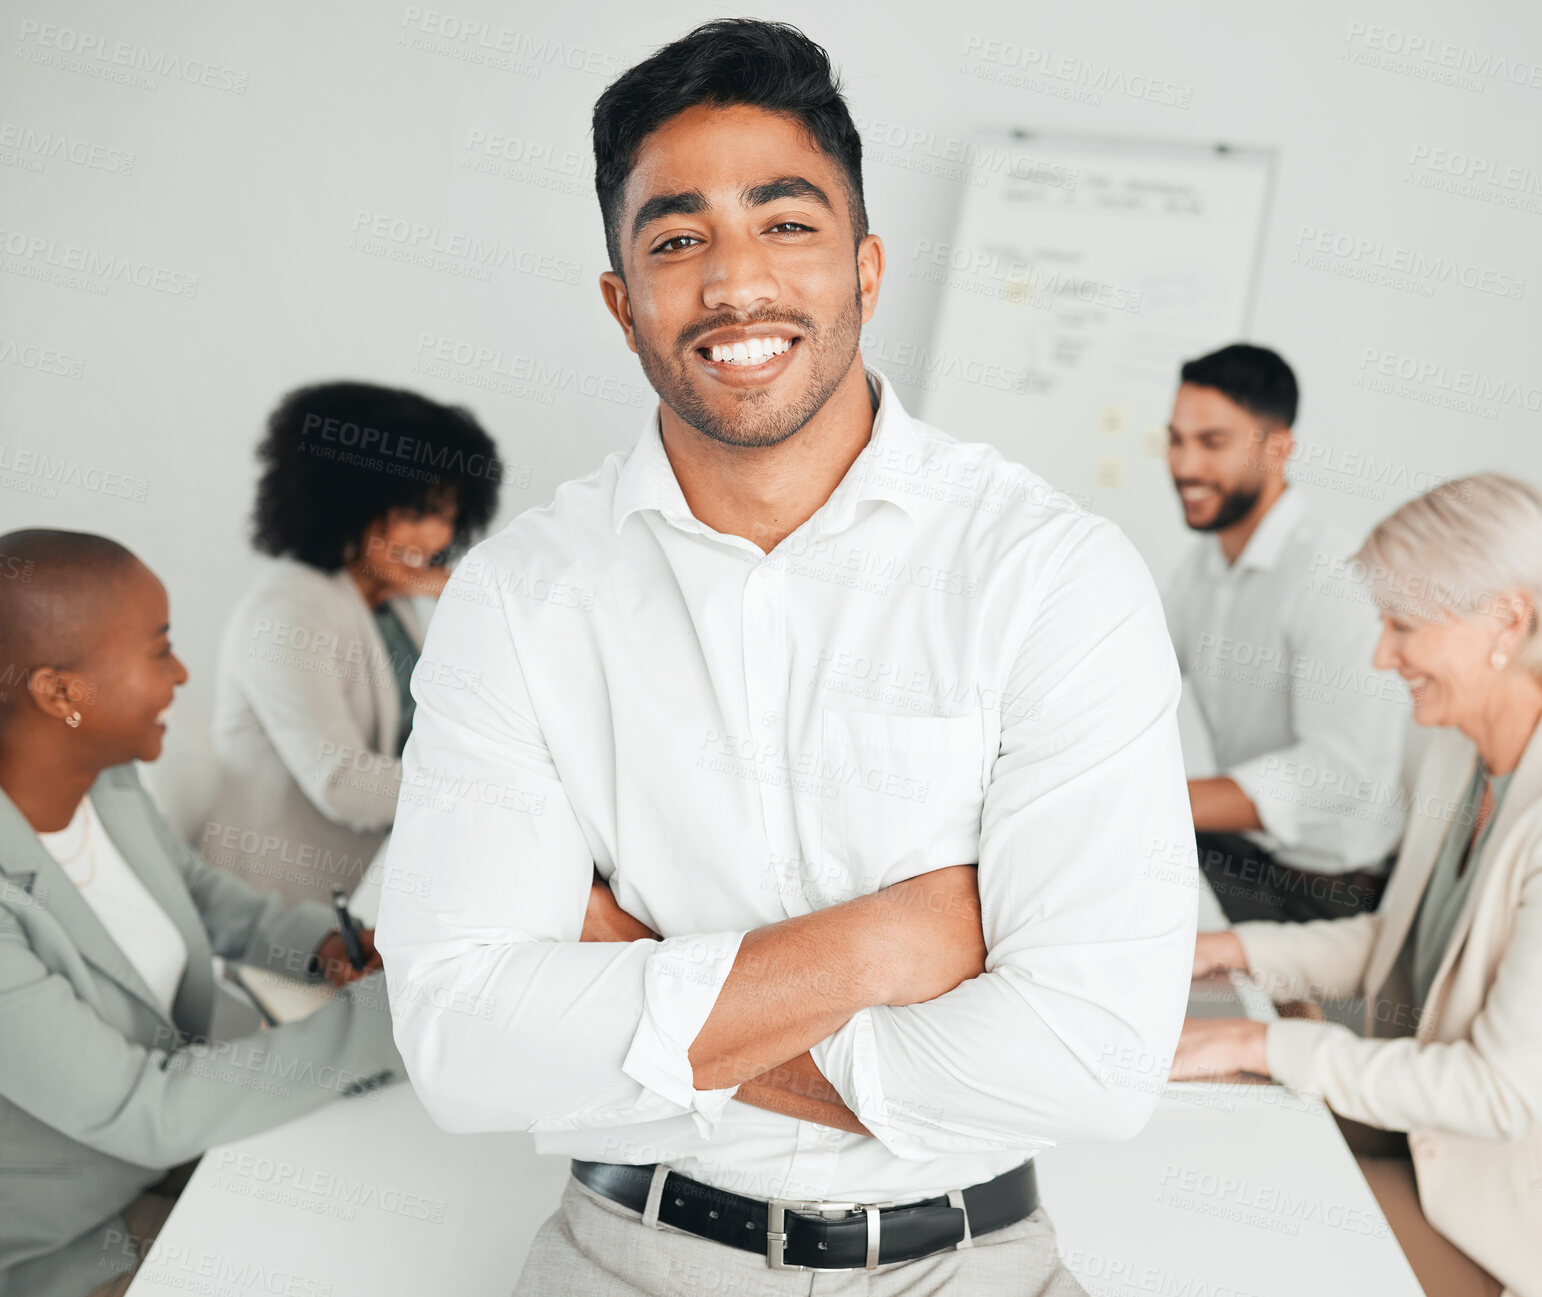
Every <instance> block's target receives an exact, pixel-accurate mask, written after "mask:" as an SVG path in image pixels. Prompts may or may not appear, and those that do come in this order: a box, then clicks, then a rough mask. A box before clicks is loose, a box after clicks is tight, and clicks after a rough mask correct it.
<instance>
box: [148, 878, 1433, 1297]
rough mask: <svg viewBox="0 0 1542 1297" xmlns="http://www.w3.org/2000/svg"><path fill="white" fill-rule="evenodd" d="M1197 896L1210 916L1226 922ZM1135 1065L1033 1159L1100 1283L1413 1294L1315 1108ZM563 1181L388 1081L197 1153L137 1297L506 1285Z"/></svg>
mask: <svg viewBox="0 0 1542 1297" xmlns="http://www.w3.org/2000/svg"><path fill="white" fill-rule="evenodd" d="M1200 893H1201V927H1202V928H1214V927H1219V926H1223V922H1224V921H1223V920H1221V919H1220V914H1219V910H1218V909H1216V908H1215V906H1214V898H1213V897H1212V896H1210V894H1209V889H1208V888H1206V887H1204V886H1201V888H1200ZM361 899H362V898H361ZM366 908H367V907H366ZM1238 989H1239V993H1240V994H1242V996H1243V999H1244V1000H1245V1002H1246V1007H1247V1010H1248V1012H1249V1013H1251V1014H1253V1015H1254V1016H1261V1015H1267V1014H1269V1013H1272V1009H1271V1008H1270V1007H1269V1006H1268V1005H1267V1002H1266V1001H1262V1000H1261V997H1258V996H1257V995H1256V993H1254V992H1252V988H1251V987H1246V986H1245V984H1244V986H1242V987H1239V988H1238ZM1201 998H1203V996H1201ZM1196 1007H1199V1008H1203V1007H1204V1006H1203V1005H1196ZM1210 1007H1212V1008H1213V1003H1212V1005H1211V1006H1210ZM1143 1062H1144V1060H1127V1063H1128V1066H1127V1067H1125V1068H1123V1069H1121V1075H1122V1076H1124V1077H1125V1078H1126V1083H1128V1084H1132V1085H1138V1084H1151V1085H1160V1086H1161V1087H1162V1097H1161V1099H1160V1100H1159V1103H1158V1107H1157V1110H1156V1113H1155V1115H1154V1116H1153V1117H1152V1119H1151V1122H1150V1123H1149V1125H1147V1127H1146V1129H1145V1130H1144V1131H1142V1133H1141V1134H1140V1135H1139V1136H1138V1137H1137V1138H1135V1139H1133V1140H1130V1141H1128V1142H1126V1143H1122V1144H1108V1145H1083V1146H1076V1147H1070V1148H1058V1149H1052V1150H1050V1151H1048V1152H1045V1153H1041V1154H1040V1155H1039V1168H1040V1175H1039V1183H1040V1188H1041V1191H1042V1193H1043V1195H1044V1201H1045V1205H1046V1207H1047V1208H1048V1210H1049V1212H1050V1215H1051V1217H1052V1219H1053V1220H1054V1223H1055V1226H1056V1229H1057V1230H1058V1233H1059V1238H1060V1248H1061V1255H1062V1256H1063V1257H1064V1258H1065V1261H1066V1264H1067V1265H1068V1266H1069V1267H1070V1269H1071V1271H1072V1272H1073V1273H1074V1274H1075V1275H1076V1276H1077V1278H1078V1279H1080V1280H1081V1282H1082V1284H1083V1286H1084V1287H1085V1288H1086V1289H1087V1291H1088V1293H1089V1294H1090V1295H1091V1297H1150V1295H1151V1294H1159V1295H1161V1297H1302V1295H1303V1294H1310V1295H1311V1297H1340V1295H1343V1297H1362V1295H1363V1294H1365V1293H1375V1294H1376V1295H1377V1297H1420V1293H1421V1290H1420V1288H1419V1285H1418V1282H1417V1281H1416V1280H1415V1278H1414V1276H1413V1272H1412V1271H1411V1270H1410V1269H1409V1266H1408V1263H1407V1261H1406V1260H1405V1258H1404V1256H1403V1253H1402V1251H1401V1249H1400V1248H1399V1247H1398V1245H1397V1242H1396V1240H1395V1239H1394V1238H1393V1237H1392V1233H1391V1231H1390V1229H1389V1228H1388V1226H1387V1223H1386V1220H1385V1218H1384V1217H1383V1216H1382V1214H1381V1212H1380V1211H1379V1209H1378V1208H1377V1206H1376V1201H1375V1199H1374V1197H1373V1196H1372V1195H1371V1192H1370V1189H1369V1188H1368V1187H1367V1185H1366V1183H1365V1180H1364V1178H1363V1177H1362V1176H1361V1175H1360V1172H1359V1169H1358V1168H1357V1167H1356V1165H1355V1161H1354V1158H1353V1157H1352V1156H1351V1155H1350V1152H1349V1150H1348V1148H1347V1147H1346V1146H1345V1144H1344V1141H1343V1139H1342V1137H1341V1136H1340V1135H1339V1132H1338V1128H1337V1126H1336V1125H1335V1124H1334V1122H1333V1118H1332V1116H1331V1115H1330V1114H1329V1113H1328V1111H1327V1110H1326V1109H1325V1108H1324V1107H1322V1105H1321V1104H1320V1103H1317V1102H1315V1101H1312V1100H1308V1099H1305V1098H1302V1097H1299V1096H1297V1095H1295V1094H1293V1093H1292V1092H1290V1091H1288V1090H1285V1089H1283V1088H1282V1087H1279V1086H1265V1085H1203V1086H1199V1085H1163V1084H1162V1081H1161V1077H1160V1076H1159V1075H1158V1076H1155V1077H1154V1078H1153V1077H1152V1074H1151V1068H1150V1065H1149V1063H1145V1065H1144V1066H1143ZM567 1174H568V1172H567V1163H566V1161H564V1160H562V1159H560V1158H543V1157H540V1156H538V1155H537V1154H536V1153H535V1151H534V1148H533V1145H532V1141H531V1140H530V1137H529V1136H526V1135H491V1136H489V1135H449V1134H446V1133H444V1132H443V1131H441V1130H439V1129H438V1128H437V1127H436V1126H434V1124H433V1123H432V1122H431V1121H430V1120H429V1118H428V1116H427V1114H426V1113H425V1112H424V1111H423V1107H422V1105H421V1104H420V1103H419V1102H418V1100H417V1098H416V1096H415V1095H414V1094H413V1093H412V1091H411V1089H410V1088H408V1087H407V1086H405V1085H398V1086H392V1087H390V1088H388V1089H386V1090H382V1091H376V1092H375V1093H374V1094H373V1095H369V1096H365V1097H363V1098H360V1099H354V1100H350V1101H348V1102H346V1103H335V1104H332V1105H330V1106H328V1107H326V1108H324V1109H321V1110H319V1111H317V1112H314V1113H311V1114H310V1115H308V1116H306V1117H302V1118H300V1119H299V1120H298V1121H293V1122H290V1123H289V1124H288V1125H286V1126H282V1127H280V1128H278V1129H276V1130H271V1131H267V1132H266V1133H264V1134H262V1135H258V1136H254V1137H253V1138H251V1139H246V1140H242V1141H240V1142H239V1143H235V1144H230V1145H226V1146H222V1147H220V1148H215V1149H212V1150H210V1151H209V1152H208V1153H207V1154H205V1155H204V1158H203V1160H202V1162H201V1163H200V1164H199V1166H198V1169H197V1170H196V1171H195V1172H194V1174H193V1177H192V1179H191V1181H190V1182H189V1184H188V1186H187V1188H186V1189H185V1190H184V1191H183V1194H182V1197H181V1199H180V1200H179V1201H178V1203H177V1206H176V1208H175V1210H174V1211H173V1212H172V1214H171V1217H170V1219H169V1220H168V1221H167V1223H166V1225H165V1228H164V1229H163V1230H162V1232H161V1235H160V1238H159V1239H158V1240H157V1242H156V1244H155V1245H154V1247H153V1248H152V1249H151V1252H150V1255H149V1256H148V1258H147V1259H146V1261H145V1264H144V1266H143V1267H142V1268H141V1270H140V1273H139V1275H138V1277H137V1278H136V1279H135V1281H134V1283H133V1286H132V1287H131V1288H130V1290H129V1297H153V1295H155V1294H173V1293H177V1294H183V1293H187V1292H211V1293H218V1294H220V1297H247V1295H248V1294H250V1295H251V1297H271V1295H272V1294H274V1293H284V1294H295V1295H296V1297H354V1295H355V1294H359V1295H360V1297H397V1295H398V1294H400V1295H401V1297H421V1295H422V1294H425V1293H434V1294H438V1293H455V1294H457V1295H461V1297H481V1295H482V1294H486V1295H487V1297H506V1295H507V1294H508V1293H509V1292H510V1291H511V1290H512V1288H513V1286H514V1282H515V1280H516V1278H517V1277H518V1275H519V1270H520V1267H521V1265H522V1264H523V1261H524V1257H525V1254H526V1252H527V1250H528V1249H529V1246H530V1240H531V1238H532V1237H533V1236H534V1234H535V1231H536V1229H537V1227H538V1226H539V1225H540V1224H541V1222H542V1221H543V1220H544V1219H545V1218H546V1217H547V1216H548V1215H549V1214H550V1213H551V1211H552V1210H553V1208H554V1207H555V1205H556V1202H557V1199H558V1196H559V1194H560V1193H561V1191H562V1186H563V1184H564V1182H565V1181H566V1178H567Z"/></svg>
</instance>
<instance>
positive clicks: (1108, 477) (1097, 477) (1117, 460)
mask: <svg viewBox="0 0 1542 1297" xmlns="http://www.w3.org/2000/svg"><path fill="white" fill-rule="evenodd" d="M1125 467H1126V466H1125V462H1124V456H1123V455H1099V456H1098V462H1097V463H1096V464H1094V465H1093V468H1092V484H1093V485H1094V486H1099V487H1106V488H1109V489H1112V490H1116V491H1117V490H1119V489H1120V488H1122V487H1123V486H1124V482H1125V476H1126V473H1125Z"/></svg>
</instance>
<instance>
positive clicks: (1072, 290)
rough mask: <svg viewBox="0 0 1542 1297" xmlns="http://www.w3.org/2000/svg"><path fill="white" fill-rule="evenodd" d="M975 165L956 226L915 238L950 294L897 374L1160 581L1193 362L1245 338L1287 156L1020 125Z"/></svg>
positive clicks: (924, 406)
mask: <svg viewBox="0 0 1542 1297" xmlns="http://www.w3.org/2000/svg"><path fill="white" fill-rule="evenodd" d="M969 161H970V164H971V168H970V176H969V183H968V184H966V185H965V186H963V193H964V199H963V204H962V208H961V210H960V213H959V218H958V225H957V228H956V230H955V232H954V234H953V236H952V238H951V240H950V241H949V242H948V243H942V242H941V241H935V242H934V241H930V240H925V239H918V240H917V242H916V246H915V248H914V250H913V254H912V257H911V261H910V265H909V268H908V269H909V273H910V274H912V275H913V276H915V277H916V278H919V279H922V280H923V281H925V282H928V283H931V284H934V285H937V286H938V289H939V291H940V297H941V306H940V310H939V311H938V313H937V316H936V328H935V331H934V334H933V340H932V343H931V346H930V348H929V351H928V352H927V354H925V355H924V356H923V357H922V358H921V361H920V363H919V364H917V365H916V366H915V372H914V373H912V374H908V375H907V374H904V373H901V374H900V375H898V377H899V379H900V381H905V380H906V379H907V378H908V379H909V381H910V382H911V384H912V385H914V386H916V387H919V388H920V390H921V402H920V407H919V408H920V413H921V414H922V416H923V417H924V418H925V420H926V421H927V422H928V423H931V424H933V425H935V426H936V427H939V428H941V429H942V430H943V431H944V432H947V433H950V434H951V435H953V436H955V437H957V438H959V439H960V440H963V441H988V442H991V443H992V444H993V445H995V446H997V447H998V448H999V449H1000V450H1001V451H1002V453H1003V454H1004V455H1006V457H1007V458H1008V459H1012V460H1016V461H1018V462H1020V463H1023V464H1026V465H1027V466H1028V467H1029V468H1031V469H1033V470H1034V471H1035V472H1036V473H1039V474H1040V475H1041V476H1043V477H1044V478H1046V479H1047V480H1048V481H1049V482H1050V484H1051V485H1053V486H1055V487H1057V488H1059V489H1060V490H1062V491H1065V492H1067V493H1068V494H1070V495H1071V496H1073V497H1075V498H1076V499H1078V500H1080V501H1082V502H1083V503H1084V504H1086V506H1087V507H1088V508H1090V509H1091V510H1092V511H1093V512H1094V513H1099V514H1103V515H1104V516H1105V517H1109V518H1112V519H1113V520H1114V521H1115V522H1117V523H1118V524H1119V525H1120V526H1121V527H1123V528H1124V530H1125V532H1126V533H1127V534H1128V535H1129V536H1130V537H1131V539H1132V540H1134V542H1135V543H1136V545H1137V546H1138V547H1139V548H1140V550H1141V552H1142V553H1143V554H1144V555H1145V556H1146V561H1147V563H1148V564H1150V566H1151V567H1152V569H1153V571H1154V572H1155V573H1156V574H1157V576H1158V578H1159V579H1161V578H1163V577H1165V575H1166V573H1167V572H1168V571H1169V570H1170V569H1171V567H1172V564H1173V563H1174V562H1175V561H1176V559H1177V556H1178V555H1179V553H1181V551H1182V550H1183V548H1184V547H1185V544H1186V537H1187V535H1188V533H1187V532H1186V530H1185V528H1184V526H1183V522H1182V517H1181V513H1180V510H1179V508H1178V505H1177V501H1176V499H1175V498H1174V494H1173V489H1172V482H1171V479H1170V478H1169V477H1168V473H1167V462H1166V454H1167V432H1166V429H1167V422H1168V416H1169V414H1170V412H1171V408H1172V398H1173V393H1174V391H1175V390H1176V388H1177V383H1178V368H1179V366H1180V365H1181V364H1182V362H1183V361H1184V360H1187V359H1190V358H1192V357H1194V356H1199V355H1202V354H1204V353H1205V352H1207V351H1211V350H1213V349H1214V348H1216V347H1218V346H1221V345H1224V344H1225V343H1228V342H1234V341H1238V340H1240V339H1244V338H1246V337H1247V336H1248V326H1249V322H1250V319H1251V316H1252V306H1253V296H1254V291H1255V285H1256V281H1257V274H1258V262H1259V252H1260V245H1261V242H1262V237H1263V226H1264V222H1265V220H1266V219H1267V215H1268V209H1269V199H1270V193H1271V189H1272V181H1273V171H1274V153H1273V151H1272V150H1267V149H1241V148H1234V147H1230V146H1227V145H1217V144H1183V143H1166V142H1152V141H1134V140H1113V139H1095V138H1085V137H1076V136H1063V135H1062V136H1057V135H1039V134H1029V133H1026V132H1012V133H1003V134H1000V135H995V136H982V137H981V138H979V139H978V140H977V141H975V143H974V144H973V146H972V149H971V152H970V154H969ZM879 368H883V365H882V363H881V362H880V363H879ZM902 368H903V367H902Z"/></svg>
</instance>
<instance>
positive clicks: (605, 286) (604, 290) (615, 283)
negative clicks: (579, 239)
mask: <svg viewBox="0 0 1542 1297" xmlns="http://www.w3.org/2000/svg"><path fill="white" fill-rule="evenodd" d="M600 296H601V297H603V298H604V299H605V309H606V310H607V311H609V312H610V313H611V314H612V315H613V316H615V318H616V323H617V324H619V325H620V326H621V332H622V334H623V335H624V336H625V338H626V345H627V346H628V347H630V348H631V349H632V351H633V353H635V352H636V351H637V331H636V330H635V328H634V327H633V325H632V298H631V294H630V293H628V292H627V288H626V280H624V279H622V278H621V276H620V275H618V274H617V273H616V272H615V271H614V270H604V271H601V272H600Z"/></svg>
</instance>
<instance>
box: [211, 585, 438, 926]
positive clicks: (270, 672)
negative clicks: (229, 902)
mask: <svg viewBox="0 0 1542 1297" xmlns="http://www.w3.org/2000/svg"><path fill="white" fill-rule="evenodd" d="M391 607H392V608H394V609H395V610H396V612H397V615H398V616H400V618H401V619H402V624H403V625H404V626H405V627H406V628H407V632H408V634H410V635H411V636H412V637H413V639H414V640H416V641H417V642H418V643H419V644H420V645H421V644H422V642H423V626H422V623H421V620H420V618H419V617H418V614H417V611H416V609H415V607H414V605H413V601H411V600H409V599H393V600H392V601H391ZM400 716H401V710H400V703H399V702H398V699H397V694H396V680H395V677H394V676H393V674H392V671H391V664H390V659H389V657H388V656H387V651H386V645H385V641H384V640H383V639H382V638H381V635H380V631H379V629H378V628H377V627H376V625H375V619H374V616H373V614H372V613H371V611H370V609H369V606H368V605H367V604H366V603H365V602H364V599H363V597H362V596H361V595H360V593H359V590H358V587H357V586H355V585H354V583H353V580H352V578H351V577H350V576H349V575H348V573H347V572H346V571H342V572H334V573H328V572H322V571H319V570H318V569H316V568H313V567H310V566H308V565H307V564H304V563H297V562H293V561H290V560H288V559H279V560H276V561H272V562H270V563H269V564H268V565H267V567H266V570H265V571H264V573H263V575H262V576H261V577H260V578H259V579H258V580H257V582H256V583H255V584H254V585H253V586H252V588H251V589H250V590H248V591H247V592H246V594H245V595H244V596H243V597H242V599H241V601H240V603H238V604H237V605H236V608H235V611H234V612H232V613H231V615H230V620H229V622H228V623H227V624H226V627H225V634H224V638H223V639H222V640H221V642H220V653H219V667H218V670H217V673H216V679H215V686H214V719H213V726H212V728H213V739H214V751H215V759H216V762H217V764H218V771H217V775H216V785H215V792H214V799H213V802H212V804H211V806H210V808H209V812H208V819H207V822H206V823H205V824H204V827H203V833H202V835H201V837H200V839H199V842H198V849H199V852H200V853H201V854H202V856H203V858H204V859H205V860H207V861H209V862H210V863H211V864H216V865H221V866H223V867H225V868H227V869H230V870H232V871H233V872H235V873H237V874H239V875H241V877H243V878H244V879H246V881H247V882H249V883H251V884H252V885H253V886H255V887H261V888H263V889H265V890H269V891H275V892H277V893H278V894H279V895H280V896H282V897H283V898H284V899H285V900H287V901H301V900H316V901H326V900H327V899H328V897H329V895H330V893H331V890H332V888H334V887H340V888H342V889H343V891H345V892H352V891H353V889H354V887H355V885H356V884H357V883H358V882H359V880H360V878H361V877H362V876H363V874H364V870H365V868H366V866H368V864H369V862H370V861H371V860H372V859H373V858H374V856H375V852H376V851H377V850H378V849H379V847H380V844H381V843H382V842H383V841H384V840H385V835H386V833H387V832H388V831H389V830H390V827H391V821H392V819H393V818H394V816H395V814H396V795H397V792H398V791H399V789H400V787H401V762H400V761H399V760H398V759H397V757H396V748H397V740H398V738H399V737H400V735H399V729H400Z"/></svg>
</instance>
